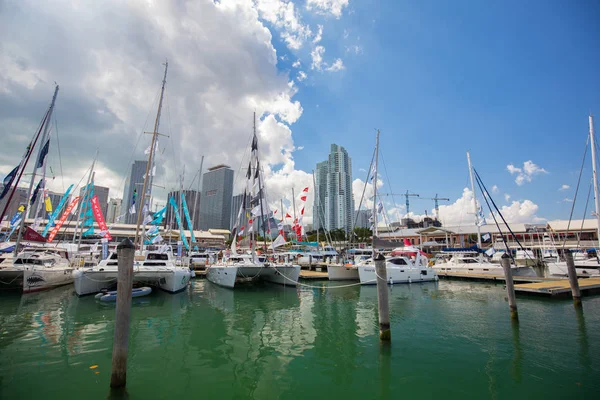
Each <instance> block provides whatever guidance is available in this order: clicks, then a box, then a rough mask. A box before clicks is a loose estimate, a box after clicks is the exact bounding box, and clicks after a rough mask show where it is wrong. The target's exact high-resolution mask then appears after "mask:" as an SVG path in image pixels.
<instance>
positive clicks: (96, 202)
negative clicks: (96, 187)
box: [91, 195, 112, 240]
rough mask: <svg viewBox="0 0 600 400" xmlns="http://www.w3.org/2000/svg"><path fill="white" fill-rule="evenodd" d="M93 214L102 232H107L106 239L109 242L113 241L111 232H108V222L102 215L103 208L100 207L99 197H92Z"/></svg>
mask: <svg viewBox="0 0 600 400" xmlns="http://www.w3.org/2000/svg"><path fill="white" fill-rule="evenodd" d="M91 202H92V212H93V213H94V218H95V219H96V222H97V223H98V227H99V228H100V231H102V232H105V233H104V237H105V238H107V239H108V240H112V236H110V232H109V231H108V227H107V226H106V221H104V216H103V215H102V208H101V207H100V201H99V200H98V195H94V197H92V200H91Z"/></svg>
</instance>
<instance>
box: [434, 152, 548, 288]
mask: <svg viewBox="0 0 600 400" xmlns="http://www.w3.org/2000/svg"><path fill="white" fill-rule="evenodd" d="M467 162H468V164H469V177H470V180H471V191H472V193H473V213H474V214H475V225H476V226H477V250H475V251H474V250H470V249H456V250H455V249H447V250H446V251H442V252H441V253H440V254H439V255H438V256H441V257H442V258H443V259H444V261H442V262H437V263H436V264H435V265H434V266H433V268H434V269H435V270H436V271H437V272H443V273H448V272H451V273H461V274H485V275H488V274H489V275H503V274H504V270H503V269H502V266H500V265H499V264H495V263H491V262H490V261H489V260H488V259H486V258H484V257H483V255H482V253H481V248H482V246H481V226H482V225H485V218H484V217H483V212H482V210H481V208H480V207H479V206H478V205H477V195H476V192H475V180H474V179H473V166H472V165H471V154H470V153H469V152H468V151H467ZM511 272H512V274H513V275H515V276H536V273H535V271H534V270H533V268H531V267H530V266H520V265H511Z"/></svg>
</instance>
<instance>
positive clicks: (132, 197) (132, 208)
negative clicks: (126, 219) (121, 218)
mask: <svg viewBox="0 0 600 400" xmlns="http://www.w3.org/2000/svg"><path fill="white" fill-rule="evenodd" d="M136 198H137V189H135V188H134V189H133V196H131V207H129V214H135V200H136Z"/></svg>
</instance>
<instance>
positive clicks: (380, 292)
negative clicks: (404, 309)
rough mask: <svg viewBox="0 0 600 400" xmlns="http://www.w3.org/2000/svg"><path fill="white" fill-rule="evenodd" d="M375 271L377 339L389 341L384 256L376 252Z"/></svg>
mask: <svg viewBox="0 0 600 400" xmlns="http://www.w3.org/2000/svg"><path fill="white" fill-rule="evenodd" d="M374 261H375V273H376V274H377V303H378V311H379V339H380V340H382V341H391V340H392V334H391V331H390V304H389V299H388V295H389V293H388V287H387V270H386V267H385V257H384V256H383V255H382V254H381V253H378V254H377V255H376V256H375V260H374Z"/></svg>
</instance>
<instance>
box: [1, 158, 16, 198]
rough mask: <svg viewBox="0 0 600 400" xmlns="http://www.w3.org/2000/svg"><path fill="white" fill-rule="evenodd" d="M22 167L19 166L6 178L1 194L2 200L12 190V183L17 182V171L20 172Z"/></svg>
mask: <svg viewBox="0 0 600 400" xmlns="http://www.w3.org/2000/svg"><path fill="white" fill-rule="evenodd" d="M20 166H21V164H19V165H17V166H16V167H15V168H14V169H13V170H12V171H10V172H9V173H8V175H6V176H5V177H4V182H3V183H4V189H2V193H0V200H2V198H4V196H6V193H8V191H9V190H10V187H11V186H12V183H13V181H14V180H15V176H16V175H17V171H18V170H19V167H20Z"/></svg>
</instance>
